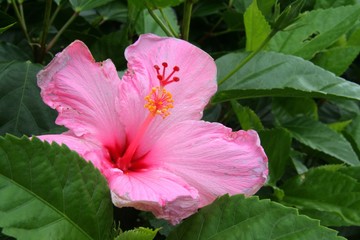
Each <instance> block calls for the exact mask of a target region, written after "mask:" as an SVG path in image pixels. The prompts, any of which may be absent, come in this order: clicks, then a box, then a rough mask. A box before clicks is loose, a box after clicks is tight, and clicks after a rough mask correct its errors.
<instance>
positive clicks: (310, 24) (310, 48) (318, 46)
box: [268, 4, 360, 59]
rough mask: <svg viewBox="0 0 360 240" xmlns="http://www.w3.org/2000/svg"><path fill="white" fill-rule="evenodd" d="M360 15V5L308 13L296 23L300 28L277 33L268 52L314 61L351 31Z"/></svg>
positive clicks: (270, 43)
mask: <svg viewBox="0 0 360 240" xmlns="http://www.w3.org/2000/svg"><path fill="white" fill-rule="evenodd" d="M359 15H360V4H357V5H353V6H342V7H338V8H330V9H318V10H314V11H310V12H306V13H304V14H303V15H302V16H301V17H300V18H299V20H298V21H297V23H296V24H297V26H298V27H297V28H295V29H292V30H288V31H282V32H278V33H277V34H276V35H275V36H274V37H273V38H272V39H271V40H270V42H269V43H268V49H269V50H272V51H277V52H282V53H286V54H292V55H296V56H299V57H302V58H304V59H311V58H312V57H313V56H314V55H315V54H316V53H317V52H319V51H321V50H323V49H325V48H327V47H329V46H330V45H331V44H333V43H334V42H335V41H336V40H337V39H338V38H339V37H340V36H341V35H343V34H345V33H346V32H347V31H349V30H350V29H351V28H352V27H353V26H354V23H355V22H356V21H357V20H358V19H359ZM324 19H327V20H326V21H324Z"/></svg>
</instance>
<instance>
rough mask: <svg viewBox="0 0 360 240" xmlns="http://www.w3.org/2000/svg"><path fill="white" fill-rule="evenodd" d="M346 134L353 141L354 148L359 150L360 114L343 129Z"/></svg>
mask: <svg viewBox="0 0 360 240" xmlns="http://www.w3.org/2000/svg"><path fill="white" fill-rule="evenodd" d="M345 132H346V134H347V136H348V137H349V138H350V139H351V142H353V143H354V146H355V148H356V149H357V151H358V152H360V115H358V116H357V117H355V118H354V119H353V120H352V122H351V124H350V125H348V126H347V128H346V129H345Z"/></svg>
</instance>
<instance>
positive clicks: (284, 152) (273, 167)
mask: <svg viewBox="0 0 360 240" xmlns="http://www.w3.org/2000/svg"><path fill="white" fill-rule="evenodd" d="M259 135H260V139H261V145H262V146H263V148H264V150H265V152H266V155H267V156H268V158H269V180H268V184H269V185H274V186H275V185H276V182H277V181H278V180H279V179H280V178H281V177H282V175H283V174H284V171H285V167H286V165H287V164H288V163H289V154H290V147H291V140H292V139H291V135H290V134H289V133H288V132H287V131H285V130H284V129H281V128H277V129H270V130H264V131H260V132H259Z"/></svg>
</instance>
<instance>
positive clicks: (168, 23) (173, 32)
mask: <svg viewBox="0 0 360 240" xmlns="http://www.w3.org/2000/svg"><path fill="white" fill-rule="evenodd" d="M159 11H160V13H161V16H162V17H163V19H164V20H165V22H166V24H167V25H168V27H169V30H170V31H171V33H172V34H173V35H174V36H176V37H178V36H177V33H176V32H175V30H174V28H173V27H172V26H171V23H170V21H169V20H168V18H167V17H166V15H165V14H164V11H163V10H162V9H159Z"/></svg>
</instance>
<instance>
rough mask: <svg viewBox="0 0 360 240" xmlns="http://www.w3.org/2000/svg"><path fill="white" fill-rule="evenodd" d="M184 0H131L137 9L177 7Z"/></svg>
mask: <svg viewBox="0 0 360 240" xmlns="http://www.w3.org/2000/svg"><path fill="white" fill-rule="evenodd" d="M183 1H184V0H132V1H131V2H132V4H134V5H135V6H136V7H137V8H138V9H144V8H146V7H150V8H166V7H171V6H176V5H179V4H180V3H181V2H183Z"/></svg>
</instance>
